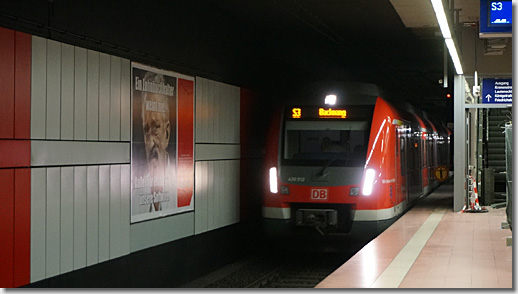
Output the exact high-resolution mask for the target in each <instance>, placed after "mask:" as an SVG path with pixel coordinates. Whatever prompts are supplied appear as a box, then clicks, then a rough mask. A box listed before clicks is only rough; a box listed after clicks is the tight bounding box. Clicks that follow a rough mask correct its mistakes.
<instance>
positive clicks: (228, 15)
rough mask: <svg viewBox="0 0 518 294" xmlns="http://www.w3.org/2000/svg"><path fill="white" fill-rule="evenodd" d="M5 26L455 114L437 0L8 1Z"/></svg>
mask: <svg viewBox="0 0 518 294" xmlns="http://www.w3.org/2000/svg"><path fill="white" fill-rule="evenodd" d="M443 2H444V3H454V7H455V9H456V10H455V11H456V12H457V13H458V17H457V19H458V21H457V23H459V24H460V25H462V24H465V23H468V24H470V23H471V24H475V25H476V23H477V22H478V18H479V5H480V4H479V3H480V2H479V1H475V0H443ZM0 25H2V26H5V27H8V28H9V27H10V28H14V29H17V30H21V31H25V32H28V33H32V34H35V35H39V36H42V37H45V38H49V39H54V40H57V41H61V42H65V43H70V44H74V45H77V46H83V47H85V48H89V49H94V50H99V51H101V52H106V53H110V54H115V55H118V56H122V57H125V58H129V59H131V60H133V61H137V62H143V63H146V64H151V65H153V66H157V67H163V68H168V69H172V70H175V71H178V72H182V73H185V74H189V75H193V76H202V77H206V78H211V79H214V80H219V81H222V82H226V83H231V84H235V85H237V86H244V87H251V88H254V89H258V88H264V89H266V91H268V92H269V93H276V92H281V91H290V90H291V89H293V88H294V87H293V86H292V85H297V84H300V83H308V82H312V81H330V80H345V81H357V82H370V83H375V84H377V85H379V86H381V87H382V89H384V90H385V91H386V92H387V94H388V95H390V96H391V97H392V98H394V99H401V100H406V101H409V102H410V103H412V104H414V105H415V106H417V107H419V108H422V109H423V110H426V111H428V112H429V113H431V114H435V115H437V116H439V118H441V119H443V120H444V121H446V122H451V121H452V120H453V102H452V99H447V98H445V97H446V94H447V93H452V92H453V91H452V84H453V72H454V71H453V65H452V63H451V61H450V58H449V57H448V59H447V60H448V66H447V73H448V77H449V81H448V85H449V87H448V88H444V87H443V85H442V84H441V83H440V82H439V81H440V80H442V79H443V77H444V41H443V38H442V36H441V34H440V31H439V28H438V26H437V22H436V20H435V16H434V13H433V9H432V6H431V4H430V0H390V1H389V0H205V1H199V0H174V1H171V0H149V1H140V0H125V1H103V0H47V1H41V0H17V1H0ZM460 25H459V26H460ZM473 27H474V26H473ZM388 95H386V96H388ZM278 97H279V98H278V99H282V97H283V96H282V95H278ZM272 99H274V101H276V100H275V99H277V98H272Z"/></svg>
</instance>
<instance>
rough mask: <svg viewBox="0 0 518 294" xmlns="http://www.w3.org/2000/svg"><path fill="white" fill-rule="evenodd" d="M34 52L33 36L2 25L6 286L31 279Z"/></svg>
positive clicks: (0, 278) (1, 218) (2, 257)
mask: <svg viewBox="0 0 518 294" xmlns="http://www.w3.org/2000/svg"><path fill="white" fill-rule="evenodd" d="M31 54H32V44H31V36H30V35H27V34H25V33H20V32H15V31H13V30H9V29H5V28H1V27H0V183H2V189H0V287H1V288H12V287H18V286H23V285H25V284H28V283H29V282H30V259H31V255H30V251H31V248H30V237H31V236H30V233H31V205H30V199H31V186H30V184H31V170H30V169H29V168H26V167H29V166H30V164H31V142H30V132H31ZM20 139H23V140H20ZM21 167H25V168H21Z"/></svg>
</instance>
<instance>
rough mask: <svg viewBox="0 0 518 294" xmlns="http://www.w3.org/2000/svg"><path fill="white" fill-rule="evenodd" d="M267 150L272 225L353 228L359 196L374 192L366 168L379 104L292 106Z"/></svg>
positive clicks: (266, 214)
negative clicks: (373, 122)
mask: <svg viewBox="0 0 518 294" xmlns="http://www.w3.org/2000/svg"><path fill="white" fill-rule="evenodd" d="M280 112H281V113H279V115H278V116H277V119H276V121H274V122H273V126H272V127H271V131H270V135H269V138H268V143H267V150H266V166H265V168H266V171H265V172H266V173H267V181H266V186H267V187H265V188H266V189H265V190H266V191H265V196H264V199H263V219H264V221H265V224H266V225H267V229H268V230H269V231H270V232H272V231H273V233H276V232H275V230H278V232H277V233H280V234H282V232H285V231H286V230H289V231H294V230H307V229H310V230H316V231H318V232H320V233H321V234H329V233H347V232H349V231H350V229H351V226H352V223H353V220H354V214H355V211H356V209H357V207H356V206H357V204H358V203H359V202H360V198H365V197H366V196H367V195H370V194H371V193H372V185H369V183H368V181H370V180H369V177H372V178H374V175H370V171H366V170H365V163H366V158H367V153H368V150H369V139H370V135H371V134H370V132H371V124H372V117H373V112H374V105H368V106H367V105H366V106H361V105H351V106H345V105H342V106H335V105H333V106H332V107H323V106H299V105H294V106H288V107H285V108H284V109H283V110H282V111H280Z"/></svg>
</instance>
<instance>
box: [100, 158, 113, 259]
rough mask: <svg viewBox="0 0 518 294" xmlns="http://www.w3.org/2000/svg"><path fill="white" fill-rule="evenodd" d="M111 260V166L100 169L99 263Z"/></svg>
mask: <svg viewBox="0 0 518 294" xmlns="http://www.w3.org/2000/svg"><path fill="white" fill-rule="evenodd" d="M108 259H110V166H109V165H102V166H100V167H99V262H103V261H106V260H108Z"/></svg>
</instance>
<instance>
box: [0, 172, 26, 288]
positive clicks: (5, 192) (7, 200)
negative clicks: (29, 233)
mask: <svg viewBox="0 0 518 294" xmlns="http://www.w3.org/2000/svg"><path fill="white" fill-rule="evenodd" d="M0 183H2V189H0V203H1V205H0V287H1V288H12V287H13V281H14V272H13V268H14V254H13V253H14V242H13V236H14V169H0ZM29 211H30V210H29Z"/></svg>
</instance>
